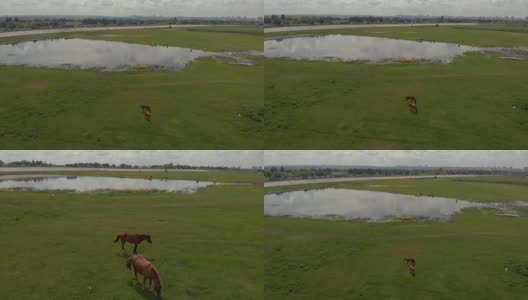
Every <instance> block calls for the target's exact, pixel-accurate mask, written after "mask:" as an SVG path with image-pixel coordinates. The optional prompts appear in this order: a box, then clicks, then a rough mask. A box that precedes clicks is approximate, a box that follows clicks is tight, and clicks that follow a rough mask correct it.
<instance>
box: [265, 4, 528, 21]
mask: <svg viewBox="0 0 528 300" xmlns="http://www.w3.org/2000/svg"><path fill="white" fill-rule="evenodd" d="M264 12H265V14H268V15H269V14H343V15H385V16H388V15H402V14H405V15H434V16H438V15H446V16H517V17H527V16H528V1H527V0H456V1H455V0H368V1H365V0H325V1H321V0H304V1H299V0H265V7H264Z"/></svg>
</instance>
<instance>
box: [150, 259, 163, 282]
mask: <svg viewBox="0 0 528 300" xmlns="http://www.w3.org/2000/svg"><path fill="white" fill-rule="evenodd" d="M147 270H148V272H149V273H150V272H153V273H154V275H155V277H154V281H157V282H158V283H159V285H160V287H163V284H162V282H161V276H160V274H159V272H158V269H156V267H154V265H153V264H152V263H150V262H149V267H148V269H147Z"/></svg>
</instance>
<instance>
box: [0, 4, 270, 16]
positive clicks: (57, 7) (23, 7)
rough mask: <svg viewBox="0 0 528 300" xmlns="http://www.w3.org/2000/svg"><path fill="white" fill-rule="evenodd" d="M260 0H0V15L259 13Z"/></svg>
mask: <svg viewBox="0 0 528 300" xmlns="http://www.w3.org/2000/svg"><path fill="white" fill-rule="evenodd" d="M262 11H263V0H0V15H84V16H86V15H94V16H95V15H97V16H132V15H136V16H165V17H173V16H207V17H209V16H251V17H257V16H262Z"/></svg>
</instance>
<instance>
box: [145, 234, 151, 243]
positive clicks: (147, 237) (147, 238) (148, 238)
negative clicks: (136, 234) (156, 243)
mask: <svg viewBox="0 0 528 300" xmlns="http://www.w3.org/2000/svg"><path fill="white" fill-rule="evenodd" d="M145 239H146V240H147V242H149V243H150V244H152V239H151V238H150V234H145Z"/></svg>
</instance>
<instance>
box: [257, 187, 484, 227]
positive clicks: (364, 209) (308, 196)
mask: <svg viewBox="0 0 528 300" xmlns="http://www.w3.org/2000/svg"><path fill="white" fill-rule="evenodd" d="M477 206H481V204H480V203H475V202H468V201H463V200H457V199H449V198H438V197H425V196H420V197H418V196H409V195H400V194H392V193H382V192H371V191H358V190H348V189H320V190H305V191H294V192H286V193H280V194H267V195H265V196H264V214H265V215H269V216H291V217H301V218H322V219H345V220H353V219H371V220H383V219H392V218H401V217H418V218H427V219H431V220H437V221H443V220H447V219H449V218H450V216H452V215H453V214H455V213H457V212H460V211H461V210H462V209H464V208H466V207H477Z"/></svg>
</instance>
